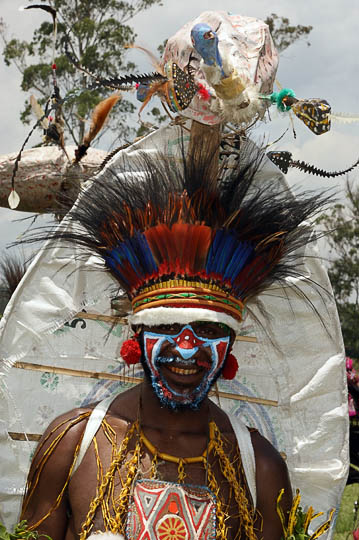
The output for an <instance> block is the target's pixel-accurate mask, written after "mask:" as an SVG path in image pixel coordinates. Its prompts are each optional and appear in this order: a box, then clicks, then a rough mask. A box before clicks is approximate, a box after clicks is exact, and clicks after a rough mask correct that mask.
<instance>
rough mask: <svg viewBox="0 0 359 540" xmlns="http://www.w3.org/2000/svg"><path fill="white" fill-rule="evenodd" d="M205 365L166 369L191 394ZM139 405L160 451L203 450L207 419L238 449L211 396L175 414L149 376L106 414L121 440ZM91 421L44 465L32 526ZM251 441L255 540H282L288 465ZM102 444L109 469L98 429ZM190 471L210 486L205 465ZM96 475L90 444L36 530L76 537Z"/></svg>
mask: <svg viewBox="0 0 359 540" xmlns="http://www.w3.org/2000/svg"><path fill="white" fill-rule="evenodd" d="M151 331H153V328H151ZM208 332H209V335H208V337H213V326H212V329H211V328H209V329H208ZM211 332H212V334H211ZM233 340H234V335H232V334H231V343H233ZM165 347H166V350H161V353H162V354H164V355H166V354H168V355H173V354H175V353H174V350H173V349H172V348H171V347H173V345H172V346H171V347H169V346H168V344H167V345H165ZM208 354H209V353H208V348H207V349H205V348H201V347H200V348H199V351H198V353H196V356H198V357H199V358H201V359H202V360H204V359H205V357H206V355H207V359H208ZM202 364H203V362H202ZM174 365H176V364H174ZM178 365H180V364H178ZM202 369H204V368H203V367H201V368H200V369H199V370H198V373H196V374H191V375H181V374H179V373H173V372H171V371H170V370H169V369H167V368H166V371H165V375H166V379H167V381H168V382H170V384H171V387H173V388H175V389H176V390H177V391H184V392H188V391H190V389H191V388H194V387H196V386H197V385H198V381H199V380H201V378H202V377H203V372H202V371H201V370H202ZM140 402H141V403H142V406H141V410H140V420H141V428H142V430H143V432H144V434H145V436H146V437H147V438H148V439H149V440H150V441H151V442H152V444H153V445H154V446H156V447H157V448H158V449H159V450H160V451H161V452H163V453H168V454H171V455H174V456H178V457H190V456H199V455H201V454H202V452H203V451H204V450H205V449H206V447H207V443H208V420H209V419H211V420H213V421H214V422H215V423H216V425H217V426H218V428H219V430H220V432H221V434H222V436H223V437H225V438H226V439H227V440H228V441H229V443H231V444H232V447H233V449H234V448H235V445H236V439H235V435H234V433H233V430H232V427H231V424H230V421H229V419H228V417H227V415H226V414H225V413H224V412H223V411H222V410H221V409H220V408H219V407H217V406H216V405H215V404H214V403H213V402H211V401H210V400H209V399H208V398H205V399H204V401H203V402H202V404H201V406H200V407H199V409H198V410H196V411H193V410H191V409H187V410H181V411H173V410H170V409H168V408H164V407H163V406H161V404H160V402H159V400H158V398H157V396H156V395H155V393H154V391H153V389H152V386H151V384H150V382H149V381H148V380H145V381H144V382H143V383H142V384H140V385H138V386H136V387H135V388H132V389H131V390H128V391H126V392H123V393H122V394H120V395H119V396H118V397H117V398H116V399H115V400H114V401H113V403H112V405H111V407H110V409H109V410H108V412H107V415H106V419H107V421H108V422H109V424H110V425H111V427H112V428H113V429H114V430H115V432H116V436H117V443H118V445H119V444H120V442H121V441H122V439H123V438H124V437H125V435H126V431H127V428H128V425H129V424H132V423H133V422H134V421H135V420H136V419H138V417H139V403H140ZM91 409H92V408H91V407H89V408H87V409H75V410H73V411H70V412H68V413H66V414H64V415H62V416H61V417H59V418H57V419H56V420H55V421H54V422H52V424H50V426H49V427H48V429H47V430H46V432H45V433H44V435H43V439H44V438H45V437H46V436H47V435H48V434H49V433H50V432H51V430H52V429H53V428H54V427H55V426H57V425H58V424H59V423H60V422H64V425H63V427H62V428H61V429H60V431H62V430H63V429H64V428H65V427H66V425H69V424H70V422H71V421H72V419H74V418H77V417H79V415H81V414H83V413H86V412H90V411H91ZM86 422H87V419H86V418H84V419H83V420H81V421H79V422H78V423H77V424H75V425H73V426H72V427H71V429H69V431H68V433H67V434H66V435H65V437H64V438H63V440H61V442H60V443H59V445H58V446H57V448H56V450H55V451H54V452H53V453H52V455H51V456H50V458H49V459H48V461H47V463H46V465H45V466H44V468H43V471H42V473H41V475H40V480H39V483H38V485H37V486H36V489H35V491H34V495H33V496H32V497H31V499H30V502H29V504H28V507H27V508H26V510H25V512H24V513H23V515H22V519H27V520H28V523H29V524H30V525H31V524H35V523H36V522H37V521H38V520H39V519H41V518H42V517H43V516H44V515H45V514H46V513H47V512H48V511H49V509H50V508H51V506H52V505H53V503H54V501H55V500H56V498H57V497H58V495H59V493H60V491H61V489H62V488H63V486H64V484H65V482H66V479H67V477H68V472H69V469H70V467H71V463H72V460H73V456H74V452H75V448H76V446H77V444H78V442H79V440H80V438H81V435H82V433H83V431H84V429H85V426H86ZM57 433H58V432H57ZM54 437H55V435H52V436H51V437H50V438H49V440H48V441H47V443H46V444H45V445H44V446H43V448H42V449H41V451H40V452H37V454H35V457H34V459H33V463H32V466H31V469H30V473H29V479H31V478H32V476H33V474H34V470H35V468H36V465H37V464H38V462H39V460H40V459H41V456H42V455H43V453H44V452H46V449H47V448H48V446H49V445H50V444H51V442H52V440H53V439H54ZM251 438H252V443H253V447H254V452H255V459H256V484H257V509H258V511H259V513H260V515H261V516H262V524H261V521H260V519H259V518H257V520H256V523H255V526H256V529H258V531H257V537H258V538H263V539H264V540H280V538H281V536H282V528H281V523H280V520H279V518H278V516H277V513H276V500H277V496H278V493H279V491H280V490H281V489H282V488H284V489H285V494H284V497H283V500H282V506H283V509H284V510H289V508H290V505H291V487H290V482H289V477H288V471H287V467H286V465H285V463H284V461H283V459H282V457H281V456H280V454H279V453H278V452H277V451H276V450H275V449H274V447H273V446H272V445H271V444H270V443H269V442H268V441H267V440H266V439H265V438H264V437H262V436H261V435H260V434H259V433H258V432H253V433H251ZM97 441H98V447H99V453H100V455H101V462H102V465H103V469H104V471H106V470H107V469H108V467H109V465H110V463H111V446H110V444H109V443H108V441H107V439H106V437H104V435H103V434H102V433H100V431H99V432H98V434H97ZM230 457H231V456H230ZM142 464H143V470H147V469H148V468H149V466H150V456H149V455H148V453H147V454H146V455H145V456H144V459H143V462H142ZM160 472H161V474H162V475H163V477H164V478H166V480H169V481H176V480H177V468H176V466H175V465H173V464H168V463H167V464H164V465H163V466H162V468H161V470H160ZM186 472H187V475H188V478H187V481H188V483H192V484H197V485H200V484H202V485H203V484H204V483H205V472H204V470H203V468H201V467H198V466H197V467H196V466H195V465H193V466H191V467H189V468H188V470H187V471H186ZM96 475H97V464H96V461H95V456H94V451H93V444H92V445H91V446H90V448H89V450H88V451H87V453H86V455H85V457H84V459H83V461H82V463H81V465H80V467H79V468H78V470H77V471H76V472H75V474H74V475H73V477H72V479H71V480H70V482H69V485H68V489H67V490H66V491H65V494H64V496H63V498H62V501H61V503H60V505H59V506H58V508H57V509H56V510H55V511H53V512H52V513H51V515H50V516H49V517H48V518H47V519H46V520H45V521H44V522H43V523H42V524H41V525H40V526H39V527H37V529H38V531H39V532H40V533H44V534H47V535H49V536H50V537H51V538H52V539H53V540H62V539H66V540H72V539H76V538H78V534H79V532H80V529H81V525H82V523H83V521H84V520H85V518H86V515H87V512H88V509H89V506H90V502H91V500H92V498H93V496H94V494H95V492H96V487H97V476H96ZM218 475H220V471H218ZM118 489H119V488H118ZM222 490H223V492H222ZM118 493H119V491H117V492H116V494H118ZM221 493H222V496H223V498H224V499H225V500H226V495H227V491H226V487H225V485H224V484H223V487H222V484H221ZM226 524H227V526H228V539H229V540H231V539H232V538H234V536H235V534H236V532H237V530H238V523H237V521H236V519H235V518H234V517H233V518H230V519H229V520H228V521H227V523H226ZM97 530H99V531H103V530H104V527H103V522H102V517H101V515H96V517H95V522H94V528H93V531H97Z"/></svg>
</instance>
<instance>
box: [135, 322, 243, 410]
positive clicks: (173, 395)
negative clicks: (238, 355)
mask: <svg viewBox="0 0 359 540" xmlns="http://www.w3.org/2000/svg"><path fill="white" fill-rule="evenodd" d="M232 340H233V336H232V334H231V330H230V328H229V327H228V326H226V325H224V324H221V323H212V322H202V321H196V322H193V323H190V324H186V325H180V324H161V325H159V326H151V327H147V326H146V327H144V328H143V347H144V357H145V360H144V362H145V367H146V368H147V369H146V370H145V371H146V372H149V374H150V378H151V384H152V387H153V389H154V391H155V393H156V395H157V397H158V398H159V399H160V401H161V403H162V404H163V405H165V406H167V407H170V408H171V409H174V410H175V409H183V408H191V409H197V408H198V407H199V405H200V404H201V402H202V401H203V400H204V398H205V397H206V396H207V394H208V392H209V390H210V388H211V386H212V385H213V384H214V382H215V381H216V380H217V378H218V376H219V375H220V373H221V370H222V368H223V365H224V361H225V359H226V356H227V353H228V349H229V347H230V345H231V343H232Z"/></svg>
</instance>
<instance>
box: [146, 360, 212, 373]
mask: <svg viewBox="0 0 359 540" xmlns="http://www.w3.org/2000/svg"><path fill="white" fill-rule="evenodd" d="M157 365H158V367H163V366H166V367H167V368H168V369H170V371H172V372H173V373H179V374H184V375H193V374H194V373H199V372H200V371H203V369H205V370H209V369H211V367H212V363H211V361H210V360H207V359H202V358H191V359H190V360H184V359H182V358H179V357H178V356H169V357H163V356H162V357H159V358H157Z"/></svg>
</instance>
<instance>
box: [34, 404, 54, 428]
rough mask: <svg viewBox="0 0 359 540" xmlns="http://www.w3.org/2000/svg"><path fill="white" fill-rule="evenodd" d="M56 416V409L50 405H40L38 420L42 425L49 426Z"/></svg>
mask: <svg viewBox="0 0 359 540" xmlns="http://www.w3.org/2000/svg"><path fill="white" fill-rule="evenodd" d="M54 416H55V411H54V409H53V408H52V407H50V406H49V405H40V406H39V407H38V409H37V416H36V422H37V423H38V424H39V425H40V426H47V425H48V424H49V422H50V420H51V419H52V418H54Z"/></svg>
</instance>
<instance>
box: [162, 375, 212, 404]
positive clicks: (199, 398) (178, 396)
mask: <svg viewBox="0 0 359 540" xmlns="http://www.w3.org/2000/svg"><path fill="white" fill-rule="evenodd" d="M152 387H153V389H154V391H155V394H156V395H157V397H158V399H159V400H160V403H161V405H162V406H163V407H167V408H169V409H171V410H173V411H188V410H192V411H198V409H199V408H200V407H201V405H202V403H203V401H204V400H205V399H206V397H207V396H208V392H209V388H208V389H206V390H205V389H203V390H202V391H201V390H197V391H192V392H191V391H188V392H185V393H180V392H178V391H177V392H175V391H172V390H171V388H169V387H168V386H167V385H166V384H165V383H164V382H162V381H161V380H158V381H152Z"/></svg>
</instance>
